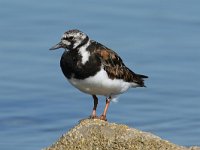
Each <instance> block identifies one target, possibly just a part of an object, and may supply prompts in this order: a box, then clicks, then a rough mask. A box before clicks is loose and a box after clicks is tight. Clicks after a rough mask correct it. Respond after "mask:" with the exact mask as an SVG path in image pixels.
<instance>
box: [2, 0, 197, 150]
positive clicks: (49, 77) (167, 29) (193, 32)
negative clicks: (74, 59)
mask: <svg viewBox="0 0 200 150" xmlns="http://www.w3.org/2000/svg"><path fill="white" fill-rule="evenodd" d="M0 5H1V9H0V17H1V21H0V33H1V34H0V70H1V73H0V149H3V150H8V149H9V150H11V149H20V150H27V149H29V150H35V149H41V148H43V147H46V146H49V145H50V144H52V142H54V141H56V140H57V138H58V137H60V136H61V134H63V133H65V132H66V131H68V130H69V129H70V128H71V127H73V126H74V125H75V124H77V122H78V121H79V120H80V119H83V118H85V117H87V116H88V115H89V114H90V113H91V109H92V105H93V101H92V98H91V96H89V95H86V94H83V93H81V92H79V91H78V90H76V89H75V88H73V87H72V86H71V85H70V84H69V83H68V82H67V81H66V80H65V78H64V76H63V74H62V73H61V70H60V67H59V60H60V56H61V54H62V52H63V50H58V51H54V52H52V51H49V50H48V49H49V48H50V47H51V46H53V45H54V44H56V43H57V42H58V41H59V39H60V37H61V35H62V33H63V32H64V31H66V30H69V29H72V28H77V29H80V30H82V31H84V32H86V33H87V34H88V35H89V36H90V37H91V38H92V39H95V40H97V41H99V42H101V43H103V44H105V45H106V46H108V47H110V48H112V49H114V50H116V51H117V52H118V54H120V55H121V57H122V58H123V60H124V62H125V64H127V66H129V67H130V68H131V69H133V70H134V71H135V72H137V73H143V74H146V75H148V76H149V77H150V78H149V79H148V80H147V81H146V85H147V88H138V89H131V90H129V91H128V92H127V93H126V94H123V95H121V96H120V99H119V102H118V103H112V104H111V107H110V108H109V112H108V119H109V121H110V122H117V123H123V124H127V125H129V126H130V127H135V128H138V129H141V130H144V131H148V132H152V133H154V134H156V135H158V136H160V137H162V138H164V139H166V140H169V141H171V142H173V143H176V144H180V145H185V146H190V145H200V109H199V108H200V89H199V85H200V80H199V76H200V70H199V67H200V50H199V49H200V43H199V40H200V28H199V26H200V9H199V5H200V2H199V1H197V0H196V1H195V0H191V1H186V0H181V1H179V0H173V1H172V0H170V1H162V2H160V1H159V0H155V1H148V0H143V1H131V0H128V1H119V0H111V1H106V0H103V1H92V0H88V1H76V2H75V1H70V0H68V1H64V0H61V1H59V2H58V1H52V0H50V1H49V0H48V1H47V0H44V1H39V0H36V1H25V0H18V1H11V0H1V1H0ZM99 103H100V104H99V107H98V114H100V113H101V112H102V110H103V107H104V104H105V102H104V98H103V97H101V100H100V102H99Z"/></svg>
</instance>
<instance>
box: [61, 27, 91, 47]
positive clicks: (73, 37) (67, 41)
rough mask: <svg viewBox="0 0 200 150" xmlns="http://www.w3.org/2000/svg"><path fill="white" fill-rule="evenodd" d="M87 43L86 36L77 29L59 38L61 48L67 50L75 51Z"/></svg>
mask: <svg viewBox="0 0 200 150" xmlns="http://www.w3.org/2000/svg"><path fill="white" fill-rule="evenodd" d="M88 41H89V38H88V36H87V35H86V34H85V33H83V32H81V31H79V30H77V29H74V30H69V31H67V32H65V33H64V34H63V36H62V38H61V43H62V47H63V48H67V49H69V50H72V49H77V48H78V47H81V46H83V45H84V44H86V43H87V42H88Z"/></svg>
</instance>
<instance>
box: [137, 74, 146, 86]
mask: <svg viewBox="0 0 200 150" xmlns="http://www.w3.org/2000/svg"><path fill="white" fill-rule="evenodd" d="M135 75H136V76H137V78H138V82H137V84H138V85H139V86H140V87H146V86H145V84H144V79H146V78H148V76H146V75H142V74H135Z"/></svg>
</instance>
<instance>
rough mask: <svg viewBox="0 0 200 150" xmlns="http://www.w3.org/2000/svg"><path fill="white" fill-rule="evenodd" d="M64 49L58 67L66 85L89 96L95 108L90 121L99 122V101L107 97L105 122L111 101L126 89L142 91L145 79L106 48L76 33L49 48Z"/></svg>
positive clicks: (76, 31) (66, 33)
mask: <svg viewBox="0 0 200 150" xmlns="http://www.w3.org/2000/svg"><path fill="white" fill-rule="evenodd" d="M59 48H64V49H65V51H64V53H63V55H62V57H61V60H60V67H61V69H62V72H63V74H64V75H65V77H66V78H67V79H68V81H69V82H70V83H71V84H72V85H73V86H74V87H76V88H78V89H79V90H80V91H82V92H84V93H87V94H90V95H92V97H93V99H94V107H93V111H92V115H91V118H98V117H97V115H96V109H97V104H98V98H97V96H96V95H103V96H105V97H106V106H105V109H104V111H103V113H102V115H101V116H100V119H101V120H107V119H106V113H107V110H108V107H109V104H110V101H111V99H112V98H113V97H115V96H116V95H119V94H122V93H124V92H125V91H127V90H128V89H129V88H133V87H144V86H145V85H144V78H148V77H147V76H145V75H141V74H136V73H134V72H133V71H131V70H130V69H129V68H128V67H126V66H125V64H124V63H123V61H122V59H121V58H120V56H119V55H118V54H117V53H116V52H114V51H113V50H111V49H109V48H107V47H106V46H104V45H102V44H100V43H98V42H96V41H94V40H91V39H90V38H89V37H88V36H87V35H86V34H85V33H83V32H81V31H79V30H76V29H74V30H69V31H67V32H65V33H64V34H63V36H62V38H61V41H60V42H59V43H58V44H56V45H55V46H53V47H52V48H50V50H55V49H59Z"/></svg>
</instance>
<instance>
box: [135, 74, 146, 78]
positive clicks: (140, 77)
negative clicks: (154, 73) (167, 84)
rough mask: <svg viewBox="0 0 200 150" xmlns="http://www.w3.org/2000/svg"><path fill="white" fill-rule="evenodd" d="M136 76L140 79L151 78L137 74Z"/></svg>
mask: <svg viewBox="0 0 200 150" xmlns="http://www.w3.org/2000/svg"><path fill="white" fill-rule="evenodd" d="M136 76H138V77H140V78H149V77H148V76H146V75H143V74H136Z"/></svg>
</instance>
